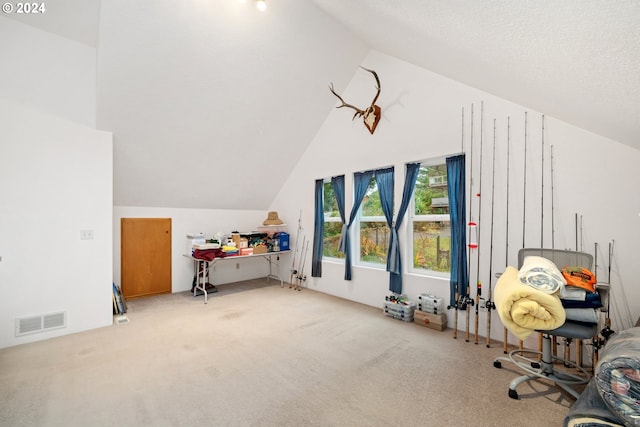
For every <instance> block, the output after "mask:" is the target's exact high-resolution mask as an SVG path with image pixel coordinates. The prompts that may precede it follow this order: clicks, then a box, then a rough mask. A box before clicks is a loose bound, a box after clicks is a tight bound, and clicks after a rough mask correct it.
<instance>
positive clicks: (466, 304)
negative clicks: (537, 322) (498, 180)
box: [462, 104, 473, 342]
mask: <svg viewBox="0 0 640 427" xmlns="http://www.w3.org/2000/svg"><path fill="white" fill-rule="evenodd" d="M471 111H472V114H471V153H472V154H473V104H471ZM462 129H463V138H464V122H463V126H462ZM471 170H472V171H473V160H471ZM472 181H473V172H471V178H470V185H469V209H470V212H472V211H471V200H472V198H471V190H472V188H473V183H472ZM469 224H471V223H469ZM470 251H471V248H470V249H469V252H470ZM467 266H469V267H470V266H471V260H470V259H469V260H468V261H467ZM470 294H471V287H470V285H469V274H468V269H467V295H466V296H465V297H464V301H463V303H462V307H463V308H464V309H465V310H466V329H465V331H466V332H465V342H469V318H470V317H471V314H470V313H469V305H471V306H473V300H472V299H471V295H470Z"/></svg>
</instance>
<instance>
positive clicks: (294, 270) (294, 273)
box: [289, 209, 302, 288]
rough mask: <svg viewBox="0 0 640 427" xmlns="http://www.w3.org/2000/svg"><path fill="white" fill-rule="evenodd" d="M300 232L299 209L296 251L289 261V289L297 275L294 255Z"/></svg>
mask: <svg viewBox="0 0 640 427" xmlns="http://www.w3.org/2000/svg"><path fill="white" fill-rule="evenodd" d="M300 230H302V209H300V214H299V215H298V230H297V231H296V250H295V251H294V252H293V257H292V260H291V270H289V271H290V272H291V275H290V276H289V288H291V287H292V285H293V278H294V276H295V275H296V274H297V271H296V255H298V238H299V237H300Z"/></svg>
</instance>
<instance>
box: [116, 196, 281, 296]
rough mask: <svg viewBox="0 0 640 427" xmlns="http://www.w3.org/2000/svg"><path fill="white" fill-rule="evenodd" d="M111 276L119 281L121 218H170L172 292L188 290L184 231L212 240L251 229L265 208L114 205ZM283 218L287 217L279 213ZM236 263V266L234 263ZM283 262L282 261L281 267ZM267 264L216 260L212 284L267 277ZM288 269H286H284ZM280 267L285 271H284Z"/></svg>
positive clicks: (263, 215)
mask: <svg viewBox="0 0 640 427" xmlns="http://www.w3.org/2000/svg"><path fill="white" fill-rule="evenodd" d="M113 212H114V214H113V248H114V260H113V261H114V262H113V278H114V281H116V283H118V284H119V283H120V271H121V264H120V254H121V253H120V220H121V218H171V230H172V235H171V246H172V249H171V280H172V286H171V288H172V292H181V291H186V290H190V289H191V283H192V280H193V263H192V261H190V260H189V259H187V258H185V257H184V256H183V254H184V253H185V252H186V240H187V237H186V236H187V234H190V233H204V234H205V237H206V238H207V239H211V238H213V237H214V236H215V234H216V233H218V232H221V233H223V234H229V233H231V232H232V231H240V232H247V231H254V230H257V228H258V226H260V225H261V224H262V221H264V219H265V218H266V217H267V211H253V210H250V211H249V210H247V211H239V210H225V209H174V208H149V207H143V208H141V207H128V206H115V207H114V209H113ZM280 218H281V219H283V220H285V221H286V218H283V217H282V216H280ZM236 264H237V265H236ZM284 265H285V264H283V266H284ZM268 271H269V267H268V264H267V263H266V262H265V261H264V259H263V258H256V259H246V258H245V259H243V260H241V261H238V262H235V261H233V260H232V259H227V260H224V261H221V262H217V263H216V265H215V266H214V267H213V269H212V271H211V279H212V283H213V284H215V285H220V284H224V283H230V282H237V281H241V280H248V279H254V278H258V277H261V276H266V275H267V273H268ZM287 271H288V270H287ZM287 271H284V270H283V273H284V272H287Z"/></svg>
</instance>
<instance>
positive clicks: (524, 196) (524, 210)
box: [518, 111, 529, 350]
mask: <svg viewBox="0 0 640 427" xmlns="http://www.w3.org/2000/svg"><path fill="white" fill-rule="evenodd" d="M528 123H529V121H528V117H527V112H526V111H525V112H524V178H523V189H522V248H523V249H524V248H525V247H526V246H525V234H526V233H525V231H526V228H527V227H526V223H527V127H528ZM518 348H519V349H520V350H522V349H523V348H524V342H523V341H522V340H519V341H518Z"/></svg>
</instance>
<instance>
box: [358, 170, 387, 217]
mask: <svg viewBox="0 0 640 427" xmlns="http://www.w3.org/2000/svg"><path fill="white" fill-rule="evenodd" d="M361 209H362V216H363V217H367V216H384V212H382V204H381V203H380V193H379V192H378V185H377V184H376V179H375V177H374V178H371V181H369V188H367V193H366V195H365V196H364V199H363V200H362V208H361Z"/></svg>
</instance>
